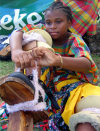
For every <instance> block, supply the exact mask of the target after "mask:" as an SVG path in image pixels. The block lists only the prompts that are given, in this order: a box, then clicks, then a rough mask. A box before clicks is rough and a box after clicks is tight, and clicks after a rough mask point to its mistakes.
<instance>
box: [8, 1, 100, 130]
mask: <svg viewBox="0 0 100 131" xmlns="http://www.w3.org/2000/svg"><path fill="white" fill-rule="evenodd" d="M44 17H45V29H46V31H47V32H48V33H49V34H50V36H51V37H52V40H53V45H52V47H53V49H54V50H55V52H52V51H51V50H49V49H47V48H44V47H35V48H34V49H33V50H32V52H25V51H23V49H22V39H23V32H24V31H26V30H27V31H28V30H29V29H31V30H32V29H33V30H34V28H33V27H30V26H29V25H28V26H26V27H24V28H23V30H21V31H17V32H13V33H12V35H11V37H10V45H11V55H12V60H13V62H14V63H15V64H16V65H17V67H20V68H21V69H23V68H26V67H29V66H31V67H34V66H35V63H34V60H36V61H37V64H38V66H40V67H42V68H41V76H40V80H41V81H43V83H44V84H45V85H46V87H47V88H49V89H50V90H51V93H52V94H53V95H54V97H55V99H56V101H57V103H58V105H59V109H58V110H56V109H55V108H54V107H53V106H52V105H51V107H50V108H49V109H48V112H49V121H48V126H49V129H50V130H51V131H54V130H57V131H69V130H71V131H99V130H98V129H100V128H99V127H100V126H99V125H100V122H99V121H100V120H98V119H100V117H98V116H99V112H100V107H99V105H100V104H99V103H100V102H98V103H97V105H95V102H92V106H94V108H95V109H94V108H91V106H89V107H87V105H90V104H89V99H87V98H88V97H92V98H94V99H95V101H97V100H99V99H100V87H98V86H96V83H97V67H96V64H95V63H94V61H93V59H92V57H91V54H90V50H89V48H88V46H87V45H86V43H85V42H84V41H83V39H82V38H81V37H80V36H79V35H77V34H74V33H71V32H69V31H68V30H69V28H70V27H71V24H72V13H71V9H70V7H68V6H65V5H63V3H62V2H54V3H52V5H51V6H50V7H49V8H47V10H46V11H45V15H44ZM28 27H29V28H28ZM32 61H33V64H32ZM93 96H94V97H93ZM85 98H86V99H87V101H86V102H85V103H88V104H87V105H85V106H84V107H83V109H84V110H85V109H88V113H87V112H86V111H84V110H83V109H79V106H77V105H79V103H80V102H81V101H82V100H84V99H85ZM91 100H92V99H91ZM49 102H50V101H49V100H48V102H47V103H48V106H50V103H49ZM97 110H98V113H97V112H96V111H97ZM77 114H78V117H77ZM81 114H82V115H83V116H85V117H84V121H82V120H83V119H82V118H83V116H81ZM93 114H94V116H95V119H94V117H92V115H93ZM88 118H89V119H88ZM96 120H98V121H96ZM73 121H74V122H76V123H74V122H73ZM95 125H96V126H95Z"/></svg>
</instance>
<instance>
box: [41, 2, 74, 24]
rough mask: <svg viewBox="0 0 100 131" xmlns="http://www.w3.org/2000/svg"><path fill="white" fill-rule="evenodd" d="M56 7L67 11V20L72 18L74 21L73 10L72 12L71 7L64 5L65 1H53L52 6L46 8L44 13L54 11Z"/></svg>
mask: <svg viewBox="0 0 100 131" xmlns="http://www.w3.org/2000/svg"><path fill="white" fill-rule="evenodd" d="M55 9H59V10H62V11H63V12H64V13H65V15H66V17H67V20H70V21H71V22H72V12H71V9H70V7H68V6H64V5H63V3H62V2H60V1H59V2H56V1H55V2H53V3H52V4H51V6H50V7H49V8H47V9H46V10H45V12H44V13H45V14H46V13H47V11H53V10H55Z"/></svg>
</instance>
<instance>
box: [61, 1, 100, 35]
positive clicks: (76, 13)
mask: <svg viewBox="0 0 100 131" xmlns="http://www.w3.org/2000/svg"><path fill="white" fill-rule="evenodd" d="M62 1H63V3H64V4H65V5H67V6H69V7H70V8H71V9H72V15H73V23H72V27H71V28H70V31H71V32H73V33H75V34H78V35H81V36H83V35H84V34H85V33H86V32H87V34H88V35H95V34H96V23H97V17H98V10H99V8H100V0H62Z"/></svg>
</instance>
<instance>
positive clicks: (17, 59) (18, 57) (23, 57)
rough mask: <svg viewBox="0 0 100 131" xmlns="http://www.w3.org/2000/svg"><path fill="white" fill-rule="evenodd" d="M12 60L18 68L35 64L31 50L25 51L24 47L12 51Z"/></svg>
mask: <svg viewBox="0 0 100 131" xmlns="http://www.w3.org/2000/svg"><path fill="white" fill-rule="evenodd" d="M12 61H13V62H14V63H15V64H16V67H17V68H18V67H20V68H21V69H24V68H27V67H34V66H35V63H34V59H33V57H32V54H31V51H23V50H22V49H16V50H13V51H12Z"/></svg>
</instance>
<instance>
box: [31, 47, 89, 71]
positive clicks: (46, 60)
mask: <svg viewBox="0 0 100 131" xmlns="http://www.w3.org/2000/svg"><path fill="white" fill-rule="evenodd" d="M33 55H34V57H36V58H38V64H39V65H40V66H58V67H61V68H64V69H68V70H72V71H76V72H87V71H88V70H89V69H91V62H90V61H89V60H88V59H87V58H85V57H78V58H74V57H62V56H60V55H56V54H55V53H53V52H52V51H50V50H49V49H46V48H35V49H34V51H33Z"/></svg>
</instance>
